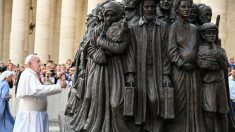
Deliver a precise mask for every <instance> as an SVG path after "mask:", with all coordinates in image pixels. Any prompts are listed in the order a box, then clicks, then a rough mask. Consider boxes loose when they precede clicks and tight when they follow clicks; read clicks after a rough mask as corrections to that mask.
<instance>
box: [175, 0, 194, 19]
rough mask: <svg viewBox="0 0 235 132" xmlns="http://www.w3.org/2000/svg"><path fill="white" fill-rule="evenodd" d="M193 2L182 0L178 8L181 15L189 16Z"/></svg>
mask: <svg viewBox="0 0 235 132" xmlns="http://www.w3.org/2000/svg"><path fill="white" fill-rule="evenodd" d="M191 6H192V5H191V3H190V2H189V1H181V3H180V6H179V8H178V14H179V15H180V16H181V17H184V18H188V17H189V16H190V12H191Z"/></svg>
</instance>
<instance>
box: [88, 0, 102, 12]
mask: <svg viewBox="0 0 235 132" xmlns="http://www.w3.org/2000/svg"><path fill="white" fill-rule="evenodd" d="M104 1H106V0H88V11H87V13H88V14H91V12H92V10H93V9H94V8H96V5H97V4H98V3H102V2H104Z"/></svg>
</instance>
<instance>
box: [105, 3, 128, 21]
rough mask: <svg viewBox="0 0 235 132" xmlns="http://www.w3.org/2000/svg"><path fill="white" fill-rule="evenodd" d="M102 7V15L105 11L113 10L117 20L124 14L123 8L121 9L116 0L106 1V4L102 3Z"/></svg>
mask: <svg viewBox="0 0 235 132" xmlns="http://www.w3.org/2000/svg"><path fill="white" fill-rule="evenodd" d="M103 8H104V12H103V14H104V16H105V13H106V12H107V11H113V12H115V13H116V14H117V16H116V19H117V20H118V19H121V18H122V17H123V15H124V9H123V8H122V6H121V5H120V4H119V3H118V2H116V1H110V2H108V3H106V4H104V6H103Z"/></svg>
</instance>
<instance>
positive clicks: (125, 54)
mask: <svg viewBox="0 0 235 132" xmlns="http://www.w3.org/2000/svg"><path fill="white" fill-rule="evenodd" d="M191 11H192V12H191ZM211 15H212V9H211V8H210V7H209V6H206V5H205V4H202V3H199V4H193V1H192V0H123V1H122V3H118V2H116V1H115V0H107V1H105V2H103V3H100V4H98V5H97V7H96V8H95V9H94V10H93V11H92V14H90V15H89V16H88V20H87V31H86V33H85V35H84V37H83V40H82V42H81V45H80V47H79V49H78V51H77V54H76V56H75V59H74V63H73V64H74V66H75V67H76V74H75V79H74V82H73V88H72V90H71V91H72V92H71V95H70V97H69V99H68V104H67V107H66V111H65V115H67V116H69V117H71V118H72V120H71V122H70V126H71V128H72V129H73V130H74V131H76V132H233V131H235V120H234V116H233V113H232V111H231V108H232V107H231V103H230V100H229V94H228V92H229V91H228V82H227V66H228V63H227V57H226V53H225V51H224V50H223V48H222V47H221V46H220V43H219V42H220V41H219V38H218V31H219V30H218V29H219V28H218V26H219V19H217V22H216V24H213V23H210V22H211Z"/></svg>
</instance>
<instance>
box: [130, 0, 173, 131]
mask: <svg viewBox="0 0 235 132" xmlns="http://www.w3.org/2000/svg"><path fill="white" fill-rule="evenodd" d="M141 10H142V17H141V18H140V20H139V22H138V24H137V26H134V27H132V32H133V34H132V36H133V38H134V43H135V49H136V55H135V56H136V59H135V60H136V63H135V64H136V69H137V70H136V72H137V73H136V94H137V95H136V99H137V100H136V105H137V106H136V114H135V116H134V117H135V123H136V124H138V125H144V126H143V129H144V130H146V131H148V132H160V131H162V126H163V121H164V119H163V118H162V117H161V116H160V106H161V99H160V95H161V94H160V91H161V90H162V89H163V87H164V86H163V85H166V84H170V83H171V82H170V79H169V74H170V70H171V69H170V68H171V67H170V61H169V59H168V57H167V55H166V45H165V43H164V42H163V41H164V39H165V35H166V23H165V22H164V21H161V20H159V19H157V18H156V14H155V13H156V3H155V1H154V0H144V1H143V2H142V9H141Z"/></svg>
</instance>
